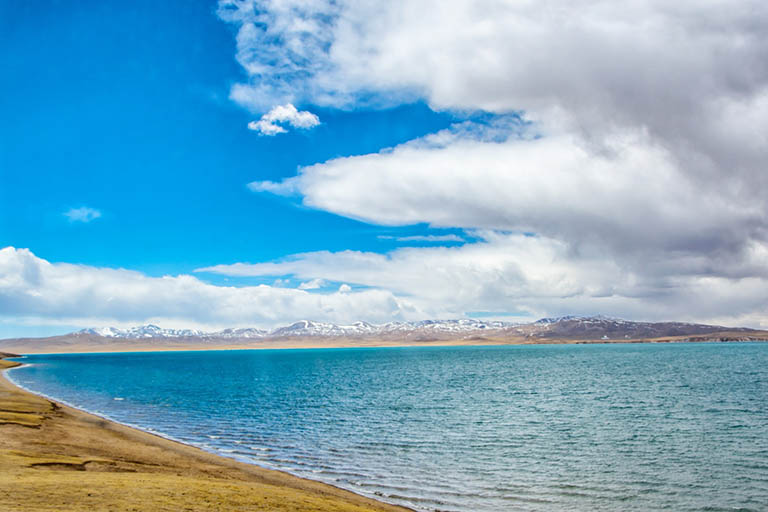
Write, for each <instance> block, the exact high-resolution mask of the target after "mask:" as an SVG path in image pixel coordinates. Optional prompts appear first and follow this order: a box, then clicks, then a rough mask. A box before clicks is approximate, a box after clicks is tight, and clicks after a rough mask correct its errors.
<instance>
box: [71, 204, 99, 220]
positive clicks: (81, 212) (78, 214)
mask: <svg viewBox="0 0 768 512" xmlns="http://www.w3.org/2000/svg"><path fill="white" fill-rule="evenodd" d="M64 216H65V217H67V218H68V219H69V221H70V222H85V223H87V222H91V221H92V220H95V219H98V218H99V217H101V212H100V211H99V210H96V209H94V208H89V207H87V206H82V207H80V208H70V209H69V210H67V211H66V212H64Z"/></svg>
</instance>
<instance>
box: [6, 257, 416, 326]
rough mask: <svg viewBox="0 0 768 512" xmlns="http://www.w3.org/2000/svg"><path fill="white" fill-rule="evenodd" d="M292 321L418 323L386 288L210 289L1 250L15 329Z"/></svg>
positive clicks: (182, 279)
mask: <svg viewBox="0 0 768 512" xmlns="http://www.w3.org/2000/svg"><path fill="white" fill-rule="evenodd" d="M297 315H301V316H302V317H306V318H313V319H318V320H326V321H331V322H337V323H351V322H354V321H356V320H358V319H359V318H370V319H373V320H376V321H378V322H386V321H391V320H393V319H394V320H397V319H402V320H410V319H414V318H421V317H423V316H424V313H423V312H420V311H418V310H417V309H416V308H415V307H414V306H413V305H412V304H410V303H409V301H407V300H405V299H401V298H398V297H396V296H394V294H392V293H391V292H389V291H384V290H363V291H357V292H350V291H349V290H348V289H346V288H345V289H340V290H339V291H338V292H335V293H327V294H320V293H309V292H307V291H304V290H300V289H291V288H279V287H272V286H266V285H261V286H246V287H240V288H236V287H229V286H214V285H211V284H207V283H205V282H203V281H200V280H199V279H197V278H196V277H193V276H189V275H178V276H163V277H150V276H147V275H145V274H142V273H140V272H136V271H131V270H126V269H111V268H98V267H91V266H86V265H72V264H67V263H50V262H48V261H46V260H44V259H42V258H38V257H37V256H35V255H34V254H33V253H32V252H30V251H29V250H26V249H15V248H13V247H6V248H5V249H2V250H0V319H2V320H7V321H11V322H13V323H24V322H27V323H35V324H38V325H46V324H54V325H55V324H67V325H82V326H84V327H85V326H105V325H118V326H119V325H123V326H127V325H136V324H138V323H144V322H147V321H151V322H156V323H160V324H162V325H165V326H178V327H210V328H221V327H228V326H261V327H274V326H276V325H284V324H286V323H289V322H292V321H295V320H296V319H297Z"/></svg>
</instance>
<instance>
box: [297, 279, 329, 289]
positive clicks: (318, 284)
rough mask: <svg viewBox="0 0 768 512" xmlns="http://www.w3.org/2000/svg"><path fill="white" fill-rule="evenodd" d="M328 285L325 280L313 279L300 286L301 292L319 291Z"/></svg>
mask: <svg viewBox="0 0 768 512" xmlns="http://www.w3.org/2000/svg"><path fill="white" fill-rule="evenodd" d="M326 284H327V283H326V282H325V281H324V280H323V279H311V280H309V281H305V282H303V283H301V284H299V290H317V289H318V288H322V287H323V286H325V285H326Z"/></svg>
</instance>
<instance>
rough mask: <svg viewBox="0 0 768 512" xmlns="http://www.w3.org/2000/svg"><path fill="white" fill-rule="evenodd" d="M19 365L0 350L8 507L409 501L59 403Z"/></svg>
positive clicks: (358, 505)
mask: <svg viewBox="0 0 768 512" xmlns="http://www.w3.org/2000/svg"><path fill="white" fill-rule="evenodd" d="M3 356H6V357H7V355H4V354H0V357H3ZM18 365H19V363H17V362H13V361H8V360H6V359H0V508H2V510H4V511H9V512H10V511H22V510H23V511H30V510H35V511H37V510H56V511H64V510H109V511H146V510H169V511H170V510H173V511H176V510H192V511H197V510H259V511H294V510H303V511H349V512H363V511H389V512H395V511H401V512H402V511H405V510H407V509H405V508H403V507H397V506H393V505H387V504H384V503H380V502H377V501H375V500H371V499H368V498H365V497H362V496H359V495H356V494H354V493H351V492H348V491H344V490H341V489H338V488H336V487H333V486H330V485H326V484H322V483H319V482H314V481H311V480H305V479H302V478H298V477H294V476H292V475H289V474H286V473H282V472H279V471H272V470H268V469H264V468H261V467H258V466H255V465H249V464H244V463H240V462H237V461H234V460H231V459H227V458H225V457H219V456H217V455H213V454H210V453H207V452H204V451H202V450H199V449H197V448H194V447H191V446H187V445H184V444H181V443H177V442H174V441H170V440H167V439H164V438H161V437H158V436H155V435H152V434H149V433H146V432H142V431H139V430H135V429H132V428H129V427H126V426H123V425H120V424H117V423H114V422H111V421H107V420H104V419H102V418H99V417H97V416H94V415H91V414H87V413H85V412H82V411H79V410H77V409H73V408H71V407H67V406H64V405H61V404H57V403H55V402H52V401H50V400H47V399H45V398H42V397H39V396H37V395H34V394H32V393H29V392H27V391H25V390H22V389H20V388H18V387H16V386H14V385H13V384H12V383H10V382H9V381H8V380H7V379H6V378H5V376H4V375H3V372H4V370H6V369H9V368H12V367H15V366H18Z"/></svg>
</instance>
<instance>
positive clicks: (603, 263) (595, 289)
mask: <svg viewBox="0 0 768 512" xmlns="http://www.w3.org/2000/svg"><path fill="white" fill-rule="evenodd" d="M473 236H475V237H477V238H479V239H480V241H479V242H475V243H467V244H464V245H462V246H457V247H407V248H401V249H397V250H394V251H392V252H389V253H387V254H377V253H369V252H359V251H341V252H336V253H332V252H327V251H320V252H312V253H306V254H297V255H294V256H293V257H290V258H288V259H286V260H285V261H279V262H266V263H260V264H242V263H237V264H233V265H217V266H214V267H208V268H204V269H200V270H199V271H200V272H215V273H219V274H224V275H234V276H270V275H284V274H290V275H293V276H295V277H297V278H299V279H310V278H313V279H325V280H328V281H336V282H346V283H353V284H358V285H362V286H366V287H373V288H375V289H386V290H391V291H392V292H393V293H394V294H395V295H396V296H398V297H408V300H409V301H410V302H411V303H412V304H414V305H415V306H416V308H417V309H418V310H420V311H423V312H424V313H425V314H427V315H428V316H430V317H443V318H445V317H460V316H462V315H464V314H465V313H466V312H467V311H484V310H485V311H498V310H504V311H511V312H516V313H518V314H520V315H521V317H524V318H537V317H541V316H550V315H558V314H572V313H576V314H595V313H603V314H609V315H613V316H618V317H624V318H634V319H647V320H670V319H682V320H687V321H703V322H707V321H712V320H716V321H718V322H721V323H738V322H741V321H748V322H749V324H750V325H756V326H760V325H762V326H768V306H766V304H768V291H767V290H768V288H765V287H764V286H765V285H766V284H768V273H766V272H764V273H763V275H761V276H754V277H746V278H745V277H743V276H740V275H738V269H740V268H744V267H749V266H752V267H760V266H762V265H768V246H766V245H762V246H759V247H755V248H754V250H752V251H750V252H747V253H745V254H743V255H742V258H741V259H739V260H738V261H732V262H730V264H729V265H728V266H725V267H724V268H723V269H721V271H720V273H719V274H716V275H715V274H713V275H706V271H705V270H704V269H703V268H702V262H701V261H696V260H695V259H691V258H689V257H688V256H686V255H684V254H681V255H679V256H678V257H677V258H676V259H673V260H672V261H669V260H649V261H645V262H643V264H641V265H637V266H635V267H632V266H625V265H624V264H620V263H617V262H614V261H610V260H606V259H605V258H604V254H603V253H602V251H601V250H598V249H596V248H594V247H582V248H580V249H579V250H576V249H575V248H574V247H573V246H571V245H569V244H567V243H564V242H562V241H558V240H555V239H552V238H546V237H542V236H527V235H522V234H503V233H497V232H492V231H482V232H475V233H473ZM733 272H735V273H736V275H729V273H733ZM761 287H763V288H761Z"/></svg>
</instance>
